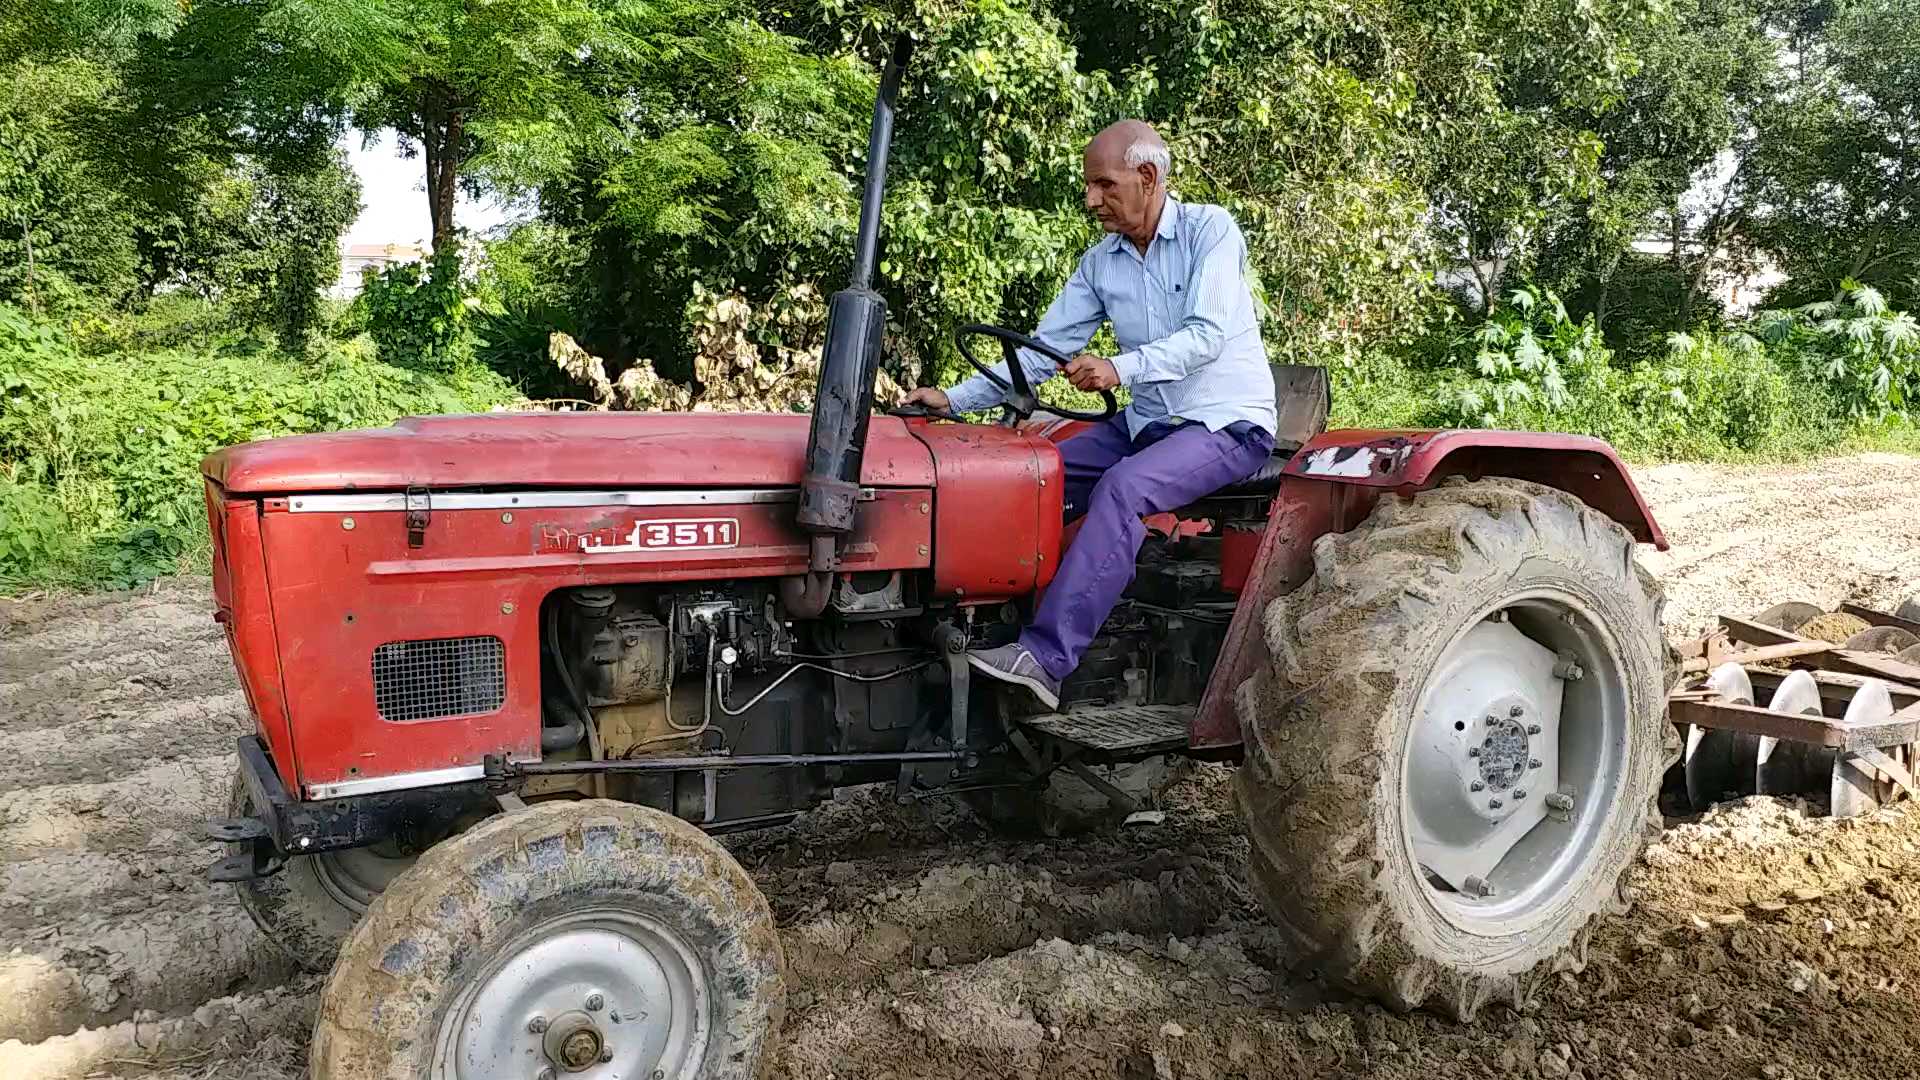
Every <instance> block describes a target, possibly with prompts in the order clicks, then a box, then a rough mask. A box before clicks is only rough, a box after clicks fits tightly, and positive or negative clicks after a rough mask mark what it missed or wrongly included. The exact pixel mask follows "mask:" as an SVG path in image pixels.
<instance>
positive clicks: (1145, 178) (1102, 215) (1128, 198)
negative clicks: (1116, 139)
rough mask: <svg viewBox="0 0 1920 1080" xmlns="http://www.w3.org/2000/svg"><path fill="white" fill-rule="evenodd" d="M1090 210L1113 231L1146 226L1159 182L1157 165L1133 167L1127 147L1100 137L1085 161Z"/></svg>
mask: <svg viewBox="0 0 1920 1080" xmlns="http://www.w3.org/2000/svg"><path fill="white" fill-rule="evenodd" d="M1081 169H1082V177H1083V179H1084V182H1085V184H1086V200H1087V211H1088V213H1091V214H1092V215H1093V216H1094V219H1095V220H1096V221H1098V222H1100V227H1101V228H1102V229H1105V230H1106V231H1108V232H1110V233H1126V234H1129V235H1133V234H1137V233H1140V232H1142V231H1144V230H1145V229H1146V225H1147V215H1148V214H1149V213H1150V212H1151V211H1152V209H1153V196H1154V192H1155V190H1156V189H1157V188H1158V184H1156V183H1154V182H1153V181H1152V179H1150V178H1151V177H1152V176H1153V167H1152V166H1151V165H1143V166H1140V167H1139V168H1129V167H1128V165H1127V160H1126V151H1125V150H1124V149H1123V148H1117V147H1109V146H1104V145H1102V144H1101V142H1100V141H1099V140H1096V141H1095V142H1094V144H1093V145H1091V146H1089V147H1087V153H1086V157H1085V158H1084V159H1082V163H1081Z"/></svg>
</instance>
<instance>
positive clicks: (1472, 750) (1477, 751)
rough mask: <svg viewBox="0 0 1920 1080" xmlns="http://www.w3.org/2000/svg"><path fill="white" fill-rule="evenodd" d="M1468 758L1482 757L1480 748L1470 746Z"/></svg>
mask: <svg viewBox="0 0 1920 1080" xmlns="http://www.w3.org/2000/svg"><path fill="white" fill-rule="evenodd" d="M1467 756H1468V757H1479V756H1480V748H1479V747H1477V746H1469V747H1467Z"/></svg>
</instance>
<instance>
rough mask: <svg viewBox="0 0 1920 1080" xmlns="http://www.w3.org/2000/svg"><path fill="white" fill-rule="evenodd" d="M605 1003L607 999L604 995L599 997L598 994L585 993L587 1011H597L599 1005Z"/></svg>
mask: <svg viewBox="0 0 1920 1080" xmlns="http://www.w3.org/2000/svg"><path fill="white" fill-rule="evenodd" d="M606 1003H607V999H606V998H604V997H601V996H600V995H599V994H588V995H587V1011H588V1012H599V1011H600V1007H601V1006H603V1005H605V1004H606Z"/></svg>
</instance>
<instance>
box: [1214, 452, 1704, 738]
mask: <svg viewBox="0 0 1920 1080" xmlns="http://www.w3.org/2000/svg"><path fill="white" fill-rule="evenodd" d="M1452 476H1464V477H1468V478H1478V477H1482V476H1506V477H1512V478H1514V479H1518V480H1530V481H1533V482H1534V483H1537V484H1543V485H1545V486H1547V487H1552V488H1558V489H1560V490H1561V491H1565V492H1567V493H1568V494H1570V495H1573V496H1574V497H1575V498H1578V499H1579V500H1580V501H1582V502H1584V503H1586V504H1587V505H1588V506H1591V507H1593V508H1594V509H1595V510H1598V511H1600V512H1601V513H1603V514H1606V515H1607V516H1608V517H1610V518H1612V519H1613V520H1615V521H1617V522H1619V523H1620V525H1621V527H1623V528H1625V529H1626V530H1627V532H1628V533H1629V534H1631V535H1632V536H1633V538H1634V539H1635V540H1637V541H1639V542H1640V543H1643V544H1652V545H1653V546H1654V547H1656V548H1658V549H1660V550H1662V551H1664V550H1666V548H1667V538H1666V535H1665V534H1664V533H1662V532H1661V531H1660V526H1659V524H1658V523H1656V522H1655V521H1654V520H1653V512H1652V511H1651V510H1650V509H1648V508H1647V503H1646V500H1645V499H1644V498H1642V497H1641V495H1640V490H1639V488H1637V487H1635V486H1634V483H1633V478H1632V477H1630V476H1629V475H1627V468H1626V466H1625V465H1624V464H1622V463H1621V461H1620V457H1619V455H1618V454H1616V453H1614V450H1613V447H1611V446H1609V445H1607V443H1606V442H1605V441H1604V440H1601V439H1595V438H1591V437H1589V436H1585V435H1558V434H1551V433H1541V432H1530V431H1363V430H1341V431H1329V432H1326V433H1324V434H1322V435H1320V436H1318V437H1316V438H1315V439H1313V440H1312V441H1311V442H1309V443H1307V445H1305V446H1303V447H1301V448H1300V451H1299V453H1297V454H1295V455H1294V456H1293V459H1292V460H1291V461H1289V462H1288V463H1287V468H1286V471H1285V472H1284V473H1283V474H1282V475H1281V478H1280V487H1279V490H1278V491H1277V492H1276V493H1275V495H1274V502H1273V511H1272V513H1271V515H1270V516H1269V517H1268V518H1267V529H1266V533H1265V534H1264V535H1263V536H1262V537H1261V539H1260V547H1259V550H1258V552H1257V553H1256V554H1255V555H1254V560H1253V567H1252V570H1251V572H1250V573H1249V574H1248V577H1247V584H1246V586H1245V588H1243V589H1242V590H1241V593H1240V603H1239V604H1238V605H1237V606H1236V607H1235V608H1234V612H1233V622H1232V624H1231V625H1230V626H1229V627H1228V628H1227V639H1226V641H1225V642H1224V643H1223V644H1222V646H1221V648H1220V660H1219V662H1218V664H1216V666H1215V667H1214V670H1213V676H1212V678H1211V679H1209V680H1208V683H1207V691H1206V694H1205V695H1204V696H1203V697H1202V698H1201V701H1200V708H1199V710H1198V711H1197V712H1196V713H1195V714H1194V719H1193V727H1192V732H1191V744H1192V746H1193V748H1194V749H1219V748H1226V747H1232V746H1235V745H1238V744H1239V742H1240V722H1239V718H1238V717H1237V716H1235V714H1234V709H1233V698H1234V694H1235V693H1236V692H1237V691H1238V690H1239V688H1240V684H1242V683H1243V682H1245V681H1246V680H1247V679H1248V678H1250V677H1252V675H1253V673H1254V671H1255V670H1256V669H1257V668H1258V667H1259V666H1260V665H1261V664H1262V663H1264V662H1265V661H1266V643H1265V642H1264V641H1263V640H1262V639H1261V633H1260V626H1261V619H1262V616H1263V615H1264V613H1265V612H1266V610H1267V605H1268V604H1269V603H1270V602H1271V601H1272V600H1273V598H1274V597H1276V596H1280V595H1282V594H1284V593H1286V592H1288V591H1290V590H1292V589H1293V588H1295V587H1296V586H1298V585H1299V584H1300V583H1301V582H1303V581H1305V580H1306V579H1307V576H1308V575H1309V574H1311V573H1312V572H1313V542H1314V541H1315V540H1316V539H1318V538H1319V537H1321V536H1324V535H1326V534H1328V533H1342V532H1346V531H1348V530H1350V529H1352V528H1354V527H1355V526H1357V525H1359V524H1360V523H1361V522H1362V521H1364V520H1366V517H1367V515H1368V514H1369V513H1371V512H1372V510H1373V505H1374V503H1375V502H1377V501H1379V499H1380V497H1381V496H1382V495H1385V494H1387V493H1389V492H1393V493H1397V494H1401V495H1411V494H1413V493H1414V492H1416V491H1423V490H1425V489H1427V488H1430V487H1434V486H1436V485H1438V484H1439V483H1440V482H1441V481H1442V480H1445V479H1447V478H1448V477H1452Z"/></svg>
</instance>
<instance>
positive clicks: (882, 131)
mask: <svg viewBox="0 0 1920 1080" xmlns="http://www.w3.org/2000/svg"><path fill="white" fill-rule="evenodd" d="M912 53H913V42H912V40H911V39H909V38H908V37H907V35H905V34H901V35H900V36H899V37H897V38H895V39H894V41H893V54H892V56H890V57H889V58H888V60H887V66H886V70H885V71H884V72H882V73H881V76H880V92H879V94H878V95H877V96H876V97H875V98H874V102H873V127H872V129H871V130H870V131H869V132H868V135H867V180H866V190H865V192H864V194H863V195H862V197H861V200H860V234H859V239H858V241H857V242H856V244H855V246H854V253H853V276H852V280H850V281H849V282H848V283H847V287H846V288H844V289H842V290H840V291H839V292H837V293H834V294H833V298H832V299H831V300H829V301H828V302H827V340H826V344H825V346H824V347H823V348H822V349H821V351H820V383H819V386H818V387H817V388H816V391H815V395H814V399H813V425H812V427H811V429H810V430H809V431H808V433H807V471H806V475H805V477H804V478H803V479H802V480H801V481H800V509H799V513H798V521H799V525H800V528H801V529H802V530H803V531H805V532H807V533H809V534H811V535H812V536H813V538H814V542H813V552H812V555H811V557H810V560H809V568H810V570H811V571H812V572H813V573H814V574H823V575H824V574H826V573H829V572H831V571H832V569H833V566H834V563H835V561H836V556H837V551H838V540H839V538H840V537H843V536H845V535H846V534H847V533H849V532H851V531H853V516H854V508H855V505H856V503H857V502H858V501H859V497H860V461H861V458H862V456H863V455H864V454H865V452H866V445H867V419H868V417H869V416H871V415H872V413H873V381H874V379H875V377H876V376H878V375H879V373H880V340H881V335H882V334H884V333H885V332H886V326H887V302H886V301H885V300H883V299H881V298H880V294H879V293H876V292H874V291H873V272H874V266H875V265H876V263H877V261H878V259H879V252H880V203H881V199H882V197H883V196H884V195H885V193H886V186H887V150H888V148H889V147H890V146H891V145H892V143H893V103H894V100H895V99H896V98H897V97H899V94H900V77H901V73H902V71H903V70H904V69H905V67H906V65H907V59H908V57H909V56H911V55H912ZM824 584H825V583H824V582H822V583H820V584H819V585H813V586H812V587H809V588H805V589H804V590H803V592H804V594H805V595H806V600H805V601H804V602H807V603H809V605H810V604H811V602H812V601H813V600H814V598H815V597H816V596H817V597H819V598H820V600H821V601H824V599H825V588H824ZM796 599H799V597H798V596H796ZM821 606H822V607H824V606H825V605H824V602H823V603H822V604H821ZM795 614H799V613H797V612H796V613H795ZM813 614H818V612H817V611H816V612H814V613H813Z"/></svg>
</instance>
